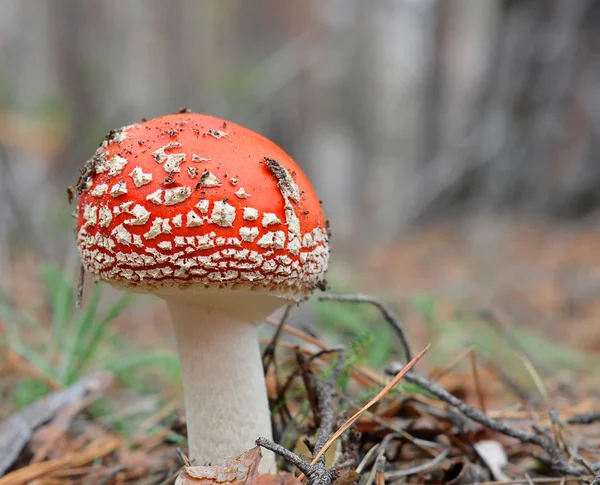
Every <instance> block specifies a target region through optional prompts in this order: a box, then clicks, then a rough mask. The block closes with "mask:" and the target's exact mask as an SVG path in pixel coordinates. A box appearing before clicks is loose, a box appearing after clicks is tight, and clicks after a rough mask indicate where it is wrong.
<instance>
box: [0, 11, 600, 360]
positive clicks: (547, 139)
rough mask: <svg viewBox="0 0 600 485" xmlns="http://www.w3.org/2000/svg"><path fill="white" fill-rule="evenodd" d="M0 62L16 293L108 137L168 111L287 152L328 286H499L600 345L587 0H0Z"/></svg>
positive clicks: (55, 240) (46, 252) (593, 16)
mask: <svg viewBox="0 0 600 485" xmlns="http://www.w3.org/2000/svg"><path fill="white" fill-rule="evenodd" d="M0 66H1V68H0V272H1V274H2V275H3V278H2V282H1V283H0V284H1V285H2V288H3V290H4V291H6V292H8V293H9V294H10V295H11V297H12V298H13V299H14V300H15V301H17V302H19V301H21V302H23V301H24V302H25V305H26V306H31V305H33V303H32V301H31V298H32V295H36V294H37V292H36V291H32V290H31V288H30V286H28V285H31V284H32V281H33V280H34V279H35V275H36V274H37V273H36V271H38V268H39V262H40V261H45V262H48V261H51V262H55V263H56V265H57V266H58V267H59V268H63V267H64V265H65V261H68V260H69V258H68V257H67V256H68V254H74V238H73V236H72V232H71V231H72V224H73V221H72V219H71V218H70V213H71V210H72V208H70V207H69V206H68V204H67V201H66V193H65V188H66V186H67V184H69V183H73V182H74V181H75V180H76V177H77V174H78V171H79V168H80V167H81V165H82V164H83V162H84V161H85V160H86V159H87V158H88V157H89V156H90V155H91V154H92V153H93V151H94V149H95V147H96V146H97V144H98V143H99V141H100V140H101V139H102V137H103V135H104V134H105V133H106V132H107V131H108V130H109V129H111V128H115V127H119V126H122V125H126V124H129V123H132V122H135V121H137V120H139V119H141V118H142V117H146V118H151V117H154V116H159V115H161V114H165V113H169V112H174V111H176V110H177V109H178V108H180V107H182V106H185V107H188V108H191V109H192V110H194V111H198V112H205V113H210V114H213V115H216V116H220V117H223V118H225V119H229V120H232V121H235V122H238V123H241V124H244V125H246V126H248V127H249V128H251V129H253V130H256V131H258V132H260V133H263V134H264V135H266V136H268V137H270V138H272V139H273V140H275V141H276V142H277V143H278V144H279V145H281V146H282V147H283V148H284V149H285V150H286V151H288V152H289V153H290V154H291V155H292V156H293V157H294V158H295V159H296V161H297V162H298V163H299V164H300V166H302V167H303V169H304V170H305V171H306V172H307V174H308V176H309V177H310V178H311V180H312V181H313V183H314V185H315V187H316V189H317V192H318V193H319V194H320V196H321V197H322V199H323V201H324V207H325V210H326V212H327V214H328V216H329V218H330V220H331V226H332V231H333V234H334V237H333V244H334V253H333V271H332V276H331V279H330V280H331V282H332V284H333V285H334V289H336V288H339V289H347V288H346V287H345V286H344V285H341V286H335V284H336V281H343V282H344V283H348V282H350V283H348V285H347V286H349V287H350V288H369V289H370V290H372V291H374V292H378V293H379V294H382V295H384V296H386V297H389V298H393V299H394V300H395V301H396V302H399V304H401V303H402V302H403V301H405V298H406V296H407V295H409V294H412V293H415V292H423V293H427V294H428V295H434V297H435V299H436V300H435V301H436V302H443V299H444V298H446V297H448V298H449V299H450V300H452V301H455V300H456V298H462V299H463V300H467V301H471V300H474V305H476V306H477V305H481V304H488V303H489V302H497V301H500V302H507V301H508V302H509V303H510V306H511V312H513V314H514V311H513V310H512V308H514V307H515V306H518V307H519V308H521V309H522V308H526V310H525V311H524V313H523V312H521V313H519V314H518V316H517V317H514V318H515V321H516V322H517V323H518V324H520V323H522V321H523V320H526V321H528V322H533V323H532V325H538V324H539V325H543V326H542V328H543V329H544V332H546V333H549V334H550V335H552V336H554V337H557V338H561V339H566V340H568V341H570V340H573V339H574V340H577V339H576V338H575V337H574V335H576V334H577V332H575V331H574V329H575V328H576V327H573V326H569V331H567V330H566V328H567V327H566V325H564V323H565V322H566V321H567V320H569V321H571V322H572V323H573V325H580V324H581V325H583V326H585V328H586V329H588V330H586V331H585V335H586V338H585V339H583V340H584V341H583V342H580V343H579V344H578V345H580V346H582V348H585V350H588V351H590V350H592V351H595V350H598V349H600V335H598V332H597V331H595V332H592V336H591V337H590V329H596V328H597V324H594V322H597V315H599V314H600V312H595V311H594V310H596V309H597V307H600V305H598V300H599V298H598V297H599V295H600V275H599V274H598V272H599V270H598V268H599V267H600V251H598V250H597V248H598V247H599V243H600V233H598V230H597V229H596V227H597V225H596V224H595V222H596V221H597V220H598V219H597V213H598V212H597V211H598V208H599V205H600V162H599V158H600V96H599V91H598V85H599V82H600V2H599V1H596V0H376V1H361V0H312V1H309V0H305V1H295V2H292V1H280V0H255V1H252V2H242V1H237V0H219V1H216V0H201V1H193V0H181V1H176V2H168V1H163V0H127V1H116V0H90V1H80V0H56V1H51V0H48V1H41V0H40V1H23V0H3V1H2V9H1V11H0ZM71 259H73V258H71ZM339 274H341V275H342V277H338V276H336V275H339ZM23 288H25V290H23ZM41 293H43V292H41ZM20 295H25V296H20ZM532 308H533V310H532ZM532 312H533V313H532ZM540 312H541V313H540ZM509 313H510V312H509ZM540 315H541V316H540ZM540 322H541V323H540ZM548 322H551V324H550V323H548ZM577 328H579V327H577ZM582 328H583V327H582ZM582 331H583V330H582ZM579 340H581V339H579Z"/></svg>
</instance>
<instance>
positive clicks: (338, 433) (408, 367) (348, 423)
mask: <svg viewBox="0 0 600 485" xmlns="http://www.w3.org/2000/svg"><path fill="white" fill-rule="evenodd" d="M429 347H431V344H429V345H428V346H427V347H425V348H424V349H423V350H422V351H421V352H419V354H418V355H417V356H416V357H415V358H414V359H412V360H411V361H410V362H409V363H408V364H406V365H405V366H404V367H403V368H402V370H401V371H400V372H398V374H396V376H395V377H394V378H393V379H392V380H391V381H390V382H389V383H388V384H387V385H386V386H385V387H384V388H383V389H382V390H381V391H379V393H378V394H377V396H375V397H374V398H373V399H371V400H370V401H369V402H368V403H367V404H365V405H364V406H363V407H362V408H361V409H360V410H359V411H357V412H356V413H354V415H353V416H352V417H351V418H350V419H348V421H346V422H345V423H344V424H343V425H342V426H341V427H340V428H339V429H338V430H337V431H336V432H335V433H334V434H333V436H332V437H331V438H329V440H327V442H326V443H325V444H324V445H323V448H321V450H320V451H319V452H318V453H317V454H316V455H315V457H314V458H313V460H312V462H311V465H314V464H315V463H317V461H319V458H321V456H323V454H324V453H325V452H326V451H327V450H328V449H329V447H330V446H331V445H332V444H333V443H334V442H335V440H337V439H338V438H339V437H340V436H341V435H342V433H343V432H344V431H346V430H347V429H348V428H349V427H350V426H352V425H353V424H354V423H355V422H356V420H357V419H358V418H360V417H361V416H362V414H363V413H364V412H365V411H366V410H368V409H369V408H370V407H371V406H373V405H374V404H376V403H377V402H378V401H379V400H380V399H381V398H382V397H384V396H385V395H386V394H387V393H388V392H390V391H391V390H392V388H393V387H394V386H395V385H396V384H398V382H400V380H401V379H402V378H403V377H404V376H405V375H406V373H407V372H408V371H410V370H411V369H412V368H413V367H414V365H415V364H416V363H417V362H419V360H421V357H423V356H424V355H425V352H427V351H428V350H429ZM0 485H1V484H0Z"/></svg>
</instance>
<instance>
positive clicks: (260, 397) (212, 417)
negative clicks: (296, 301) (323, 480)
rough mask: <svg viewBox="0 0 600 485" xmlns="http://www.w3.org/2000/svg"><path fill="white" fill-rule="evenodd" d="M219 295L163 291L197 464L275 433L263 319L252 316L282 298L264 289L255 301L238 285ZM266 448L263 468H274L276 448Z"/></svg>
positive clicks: (241, 449)
mask: <svg viewBox="0 0 600 485" xmlns="http://www.w3.org/2000/svg"><path fill="white" fill-rule="evenodd" d="M248 296H249V295H248ZM252 296H253V297H254V299H256V298H257V296H255V295H252ZM220 297H221V295H219V294H217V295H214V294H213V295H212V297H210V298H206V296H204V295H199V294H197V293H196V294H193V295H192V296H191V297H189V296H188V297H187V298H185V299H183V298H177V297H174V296H173V295H169V296H168V297H166V298H165V300H166V302H167V305H168V307H169V312H170V314H171V319H172V321H173V326H174V329H175V334H176V337H177V345H178V349H179V359H180V361H181V369H182V377H183V387H184V396H185V408H186V417H187V427H188V442H189V454H190V458H191V459H192V460H193V461H194V462H195V464H197V465H205V464H208V463H214V462H216V461H218V460H222V459H223V458H227V457H233V456H237V455H239V454H241V453H243V452H244V451H247V450H249V449H250V448H252V447H254V446H255V440H256V439H257V438H258V437H259V436H262V437H265V438H269V439H272V431H271V417H270V411H269V404H268V398H267V392H266V387H265V379H264V374H263V367H262V359H261V355H260V349H259V345H258V338H257V326H256V325H255V324H253V323H249V321H253V322H255V321H258V322H260V321H261V320H262V319H264V318H265V317H266V316H268V314H270V313H271V312H272V311H273V310H274V309H275V308H277V307H279V306H281V305H282V304H283V303H284V302H283V300H281V299H279V298H274V297H268V299H265V300H262V299H261V298H260V297H259V301H261V300H262V302H263V303H266V305H261V304H260V303H259V304H258V306H257V304H256V302H253V301H252V299H250V298H248V297H246V298H244V297H242V298H238V297H236V296H235V293H234V294H230V295H227V299H221V298H220ZM238 300H239V301H238ZM227 301H228V304H226V303H227ZM248 304H249V305H251V307H250V308H248V307H247V306H245V305H248ZM259 307H260V308H259ZM244 310H247V311H244ZM246 313H247V315H246ZM244 316H247V318H244ZM257 319H258V320H257ZM262 453H263V459H262V461H261V464H260V465H261V466H260V471H261V473H274V472H275V471H276V469H275V458H274V456H273V454H272V453H270V452H267V451H266V450H263V451H262Z"/></svg>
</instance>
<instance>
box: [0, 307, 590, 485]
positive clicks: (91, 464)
mask: <svg viewBox="0 0 600 485" xmlns="http://www.w3.org/2000/svg"><path fill="white" fill-rule="evenodd" d="M323 299H325V300H329V301H331V300H334V301H335V303H333V302H331V303H326V304H359V303H362V304H368V305H375V306H376V307H377V308H378V309H379V310H380V311H382V312H383V315H384V318H385V321H386V322H387V323H388V324H389V325H391V326H392V327H393V328H394V332H395V333H396V335H397V336H398V338H399V341H400V345H401V347H402V352H401V353H400V355H404V356H405V357H406V356H412V355H416V357H415V358H414V359H412V360H411V361H410V362H408V361H407V359H406V358H405V360H404V361H400V362H390V363H389V365H388V366H387V368H386V369H385V371H384V372H383V373H380V372H375V371H373V370H371V369H369V368H367V367H365V366H363V365H361V364H360V363H356V362H353V363H352V364H349V365H348V366H346V358H347V351H346V350H345V349H344V348H343V347H330V346H329V345H327V344H325V343H324V342H323V341H322V340H320V339H319V338H318V337H315V336H313V335H308V334H307V333H305V332H303V331H302V330H300V329H298V328H295V327H293V326H290V325H288V324H286V322H285V318H284V319H282V320H281V321H273V320H267V324H268V325H270V326H272V327H275V328H276V331H275V333H274V336H273V338H272V339H270V340H268V341H266V342H265V343H266V344H267V345H266V349H267V350H266V351H265V356H264V357H265V358H264V364H265V370H266V378H267V387H268V392H269V396H270V401H271V403H272V412H273V422H274V437H275V442H270V441H268V440H265V439H262V438H259V437H257V447H256V448H253V449H251V450H248V451H247V452H245V453H243V454H242V455H240V456H239V457H230V458H228V459H227V460H224V461H223V462H222V463H219V464H213V465H210V466H205V465H202V464H195V463H194V464H192V463H189V462H188V461H187V460H186V459H185V452H179V453H178V449H179V447H183V446H184V443H180V442H174V439H173V436H182V435H185V420H184V418H181V419H178V420H175V421H172V420H167V419H166V418H167V416H168V415H170V414H172V411H173V410H177V406H173V403H172V402H171V403H168V404H166V405H165V408H166V409H158V410H157V412H156V417H155V418H150V419H149V424H148V425H147V426H144V427H143V428H142V429H140V430H139V431H138V432H137V433H135V436H123V435H122V434H119V433H118V432H116V431H115V430H113V429H111V427H110V426H108V425H106V424H105V423H104V422H103V421H102V420H98V419H95V418H94V417H93V415H91V414H89V413H87V412H86V409H87V408H88V407H89V406H90V405H91V403H92V402H93V401H94V400H95V399H97V398H99V397H103V396H104V397H105V396H110V395H111V392H112V389H113V387H114V385H113V384H114V380H113V378H112V376H110V375H107V374H106V373H103V374H95V375H90V376H87V377H82V378H81V379H79V380H78V381H76V382H74V383H73V384H72V385H71V386H69V387H66V388H64V387H62V386H56V388H55V389H54V390H52V391H51V392H50V393H49V394H47V395H46V396H44V397H42V398H41V399H39V400H38V401H37V402H35V403H33V404H32V405H31V406H29V407H26V408H24V409H23V410H21V411H18V412H16V413H13V414H11V415H9V416H8V417H7V418H5V419H4V420H3V421H2V422H0V449H3V450H7V449H8V450H9V451H8V452H6V451H4V452H3V454H2V456H0V465H2V469H0V473H1V474H3V475H1V474H0V485H8V484H10V485H17V484H21V483H23V484H25V483H33V484H36V485H41V484H46V485H54V484H67V483H76V484H86V483H102V484H120V483H141V484H163V483H164V484H167V483H171V484H172V483H178V484H180V485H188V484H198V483H201V484H203V485H216V484H217V483H218V484H232V485H234V484H235V485H237V484H242V483H244V484H248V485H257V484H258V485H275V484H277V485H299V484H301V483H308V484H310V485H332V484H333V485H352V484H354V483H359V484H360V485H372V484H377V485H384V484H387V483H394V484H396V483H397V484H401V483H432V484H463V483H464V484H466V483H490V484H492V483H496V484H507V485H508V484H521V483H523V484H530V483H566V484H569V483H585V482H588V483H593V481H596V482H597V481H598V480H600V479H599V478H598V476H597V475H598V474H599V473H600V401H599V400H598V391H597V390H594V389H589V388H586V382H585V381H583V380H582V381H581V382H575V381H573V380H572V381H571V382H570V383H568V382H567V384H570V385H560V381H561V379H562V381H563V384H565V383H564V378H563V377H559V376H554V375H552V373H551V372H550V371H548V370H547V369H546V370H544V369H540V368H539V366H538V365H536V356H535V349H524V348H515V349H514V351H515V354H518V355H520V356H521V357H522V358H524V359H527V361H528V362H530V363H531V372H532V375H535V376H536V377H535V381H536V386H537V390H538V393H537V394H538V395H534V393H533V392H532V391H531V390H530V389H529V388H526V387H525V386H524V385H523V384H522V382H521V381H520V380H519V379H515V378H513V376H511V375H510V374H509V373H508V372H507V371H505V370H504V365H503V363H502V362H492V361H490V359H488V358H486V356H481V355H479V354H478V353H477V352H476V351H475V350H474V349H473V348H467V349H465V351H464V352H463V353H461V354H460V355H458V356H457V357H456V359H453V360H452V361H450V362H448V363H446V365H444V366H441V367H437V368H434V369H431V370H430V371H429V372H425V371H424V369H426V364H424V363H423V362H426V359H424V360H423V362H421V363H420V364H419V366H417V367H418V368H419V369H420V370H417V369H416V368H415V367H413V366H414V365H415V364H416V363H417V361H419V359H421V358H422V357H423V355H424V354H425V352H426V351H427V350H429V353H432V352H433V353H435V347H431V348H430V349H429V347H428V348H425V349H424V350H423V351H421V352H415V351H414V349H412V348H411V347H410V344H409V341H410V339H409V338H408V336H407V332H406V329H405V328H404V326H403V323H402V322H401V320H400V319H399V317H398V316H397V315H396V314H395V313H394V312H393V311H392V310H391V309H390V308H389V307H387V306H386V305H384V304H383V303H382V302H380V301H378V300H377V299H376V298H372V297H367V296H365V295H343V296H339V295H327V296H326V297H324V298H323ZM290 337H293V338H294V339H295V340H294V343H291V342H290V340H289V338H290ZM503 345H508V346H510V345H514V343H512V344H511V342H510V339H508V340H504V341H503ZM0 352H1V353H0V355H4V359H1V360H0V362H9V361H10V362H13V365H8V366H7V367H8V371H9V372H10V373H11V375H12V376H14V378H15V379H18V378H19V377H22V376H24V375H27V373H29V372H31V370H30V369H28V368H26V366H25V365H14V359H13V360H9V359H7V358H6V355H8V354H9V353H10V352H9V351H8V349H6V350H5V349H2V350H1V351H0ZM465 368H466V369H467V370H466V371H465V370H464V369H465ZM344 372H346V373H347V374H348V376H349V380H348V382H347V383H346V384H345V385H344V386H341V385H340V381H341V375H342V374H343V373H344ZM397 384H398V385H397ZM575 384H577V385H575ZM539 395H541V398H540V397H539ZM498 404H501V407H498ZM167 406H169V407H168V408H167ZM175 441H176V440H175ZM298 443H301V444H302V448H303V449H304V450H308V454H309V456H308V457H307V456H306V453H303V454H301V455H298V454H297V453H296V452H295V451H297V450H299V449H300V447H299V446H297V445H298ZM263 447H264V448H266V449H269V450H271V451H274V452H275V453H276V454H278V455H279V456H280V459H279V463H278V465H279V469H280V470H281V471H280V472H278V474H277V475H259V474H258V472H257V466H258V463H259V462H260V450H261V448H263Z"/></svg>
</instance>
